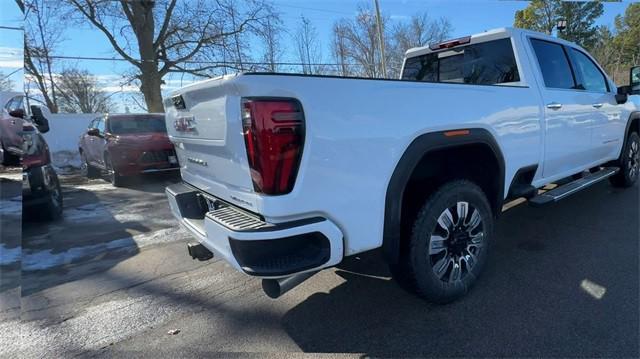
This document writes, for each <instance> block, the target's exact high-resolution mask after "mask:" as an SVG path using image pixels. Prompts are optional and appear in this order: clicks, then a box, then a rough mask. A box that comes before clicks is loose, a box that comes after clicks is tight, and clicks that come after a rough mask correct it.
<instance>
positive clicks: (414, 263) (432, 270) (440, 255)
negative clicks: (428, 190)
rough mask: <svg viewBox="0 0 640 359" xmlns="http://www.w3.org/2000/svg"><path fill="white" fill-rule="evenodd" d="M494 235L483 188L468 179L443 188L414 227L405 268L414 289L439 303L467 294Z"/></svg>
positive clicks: (419, 214) (419, 216)
mask: <svg viewBox="0 0 640 359" xmlns="http://www.w3.org/2000/svg"><path fill="white" fill-rule="evenodd" d="M492 231H493V215H492V212H491V207H490V205H489V201H488V200H487V197H486V196H485V194H484V192H483V191H482V189H480V187H478V186H477V185H475V184H474V183H472V182H470V181H467V180H457V181H453V182H450V183H447V184H444V185H443V186H441V187H440V188H439V189H438V190H436V191H435V192H434V193H433V194H431V196H429V198H428V199H427V200H426V202H425V204H424V205H423V206H422V209H421V210H420V212H419V213H418V215H417V217H416V220H415V222H414V225H413V229H412V232H411V237H410V239H409V241H410V242H409V246H408V249H409V252H408V254H407V258H406V259H405V261H406V264H408V265H407V266H405V267H404V268H405V270H406V273H405V274H404V277H405V280H409V283H410V288H411V289H413V291H415V293H417V294H418V295H419V296H420V297H422V298H424V299H427V300H428V301H431V302H434V303H449V302H452V301H454V300H456V299H458V298H460V297H461V296H463V295H465V294H466V293H467V292H468V290H469V289H470V288H471V287H472V285H473V284H474V283H475V281H476V280H477V278H478V277H479V275H480V273H481V272H482V270H483V268H484V265H485V263H486V260H487V256H488V250H489V242H490V239H491V236H492ZM405 283H406V282H405Z"/></svg>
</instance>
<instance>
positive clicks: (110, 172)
mask: <svg viewBox="0 0 640 359" xmlns="http://www.w3.org/2000/svg"><path fill="white" fill-rule="evenodd" d="M104 163H105V167H106V169H107V178H108V180H109V182H111V184H112V185H113V187H122V186H124V184H125V178H124V177H123V176H122V175H120V173H119V171H118V169H117V168H115V167H114V166H113V162H111V157H109V155H108V154H106V155H105V156H104Z"/></svg>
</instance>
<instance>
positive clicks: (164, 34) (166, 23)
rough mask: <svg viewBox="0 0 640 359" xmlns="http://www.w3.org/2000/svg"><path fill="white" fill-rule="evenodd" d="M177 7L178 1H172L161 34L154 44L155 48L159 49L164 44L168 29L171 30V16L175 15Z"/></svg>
mask: <svg viewBox="0 0 640 359" xmlns="http://www.w3.org/2000/svg"><path fill="white" fill-rule="evenodd" d="M175 6H176V0H171V3H169V7H168V8H167V12H166V14H165V16H164V21H163V23H162V27H161V28H160V32H159V33H158V38H157V39H156V41H154V42H153V48H154V49H157V48H158V47H159V46H160V44H162V43H164V40H165V36H166V35H167V29H168V28H169V22H170V21H171V15H172V14H173V9H174V8H175Z"/></svg>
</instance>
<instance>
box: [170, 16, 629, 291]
mask: <svg viewBox="0 0 640 359" xmlns="http://www.w3.org/2000/svg"><path fill="white" fill-rule="evenodd" d="M637 70H638V69H637V68H635V69H634V70H632V71H633V72H634V73H636V72H637ZM632 85H633V86H637V84H632ZM630 92H632V91H631V87H629V86H627V87H624V88H617V87H616V85H615V84H614V83H613V81H611V80H610V79H609V78H608V77H607V76H606V75H605V73H604V71H603V70H602V68H601V67H600V66H599V65H598V64H597V63H596V61H595V60H594V59H593V58H592V57H591V56H590V55H589V54H588V53H587V52H586V51H585V50H583V49H582V48H580V47H579V46H577V45H575V44H573V43H570V42H566V41H563V40H560V39H557V38H554V37H550V36H547V35H544V34H540V33H536V32H530V31H524V30H520V29H509V28H507V29H498V30H493V31H488V32H484V33H481V34H477V35H473V36H469V37H465V38H460V39H456V40H452V41H447V42H444V43H440V44H432V45H430V46H429V47H422V48H415V49H411V50H409V51H407V53H406V59H405V61H404V65H403V69H402V78H401V79H399V80H375V79H362V78H341V77H333V76H305V75H290V74H289V75H287V74H265V73H262V74H260V73H245V74H239V75H232V76H224V77H219V78H215V79H211V80H207V81H203V82H200V83H196V84H193V85H190V86H187V87H184V88H182V89H180V90H177V91H175V92H174V93H172V94H171V96H170V97H168V98H167V99H166V100H165V108H166V114H167V116H166V118H167V128H168V131H169V135H170V138H171V140H172V142H174V144H175V147H176V150H177V154H178V156H179V162H180V164H181V174H182V179H183V181H184V182H183V183H181V184H176V185H173V186H170V187H168V188H167V195H168V197H169V202H170V205H171V209H172V211H173V213H174V214H175V216H176V217H177V218H178V219H179V221H180V223H181V224H182V225H183V226H184V227H185V228H187V229H188V230H189V231H191V233H193V235H194V236H195V237H196V238H197V240H198V242H199V244H193V245H190V246H189V252H190V254H191V255H192V257H194V258H198V259H201V260H204V259H208V258H211V256H212V255H213V254H215V255H216V256H219V257H221V258H223V259H224V260H226V261H227V262H228V263H230V264H231V266H233V267H234V268H236V269H237V270H239V271H242V272H244V273H246V274H249V275H252V276H256V277H260V278H263V288H264V290H265V292H266V293H267V295H269V296H271V297H278V296H279V295H281V294H282V293H284V292H285V291H287V290H288V289H290V288H292V287H294V286H295V285H297V284H298V283H300V282H302V281H303V280H305V279H306V278H308V277H309V276H311V275H312V274H313V273H315V272H317V271H319V270H321V269H323V268H328V267H331V266H335V265H337V264H338V263H340V262H341V261H342V260H343V258H344V257H346V256H352V255H355V254H358V253H361V252H364V251H368V250H371V249H375V248H380V247H382V248H383V251H384V254H385V256H386V259H387V261H388V262H389V264H390V266H391V268H392V272H393V273H394V275H395V276H396V277H397V278H399V279H401V280H403V281H405V282H406V283H408V284H409V285H410V287H411V288H413V289H414V291H415V292H416V293H417V294H418V295H420V296H422V297H424V298H426V299H428V300H430V301H434V302H439V303H443V302H449V301H452V300H454V299H456V298H458V297H460V296H462V295H463V294H465V293H466V292H467V291H468V290H469V288H470V287H471V286H472V284H473V283H474V281H475V280H476V278H477V277H478V275H480V273H481V271H482V268H483V267H484V265H485V263H486V260H487V256H488V253H489V252H488V251H489V248H490V244H491V242H492V241H493V236H492V229H493V226H494V221H495V219H496V218H497V217H498V216H499V215H500V213H501V211H502V207H503V204H504V203H505V201H507V200H510V199H513V198H518V197H524V198H527V199H529V201H530V203H532V204H536V205H541V204H544V203H548V202H554V201H558V200H560V199H562V198H564V197H566V196H568V195H570V194H572V193H574V192H576V191H579V190H581V189H583V188H586V187H588V186H589V185H591V184H593V183H596V182H598V181H601V180H603V179H606V178H609V179H610V181H611V182H612V183H613V184H614V185H616V186H622V187H628V186H631V185H633V184H634V183H635V181H636V180H637V178H638V165H639V155H638V150H639V142H640V139H639V137H638V133H639V132H640V111H639V110H640V96H631V95H629V93H630ZM567 178H569V179H570V182H568V183H566V184H564V185H560V186H559V187H557V188H556V189H554V190H551V191H547V192H545V193H543V194H538V189H539V188H541V187H543V186H545V185H547V184H549V183H558V182H559V181H560V180H563V179H567ZM564 182H567V181H566V180H565V181H564Z"/></svg>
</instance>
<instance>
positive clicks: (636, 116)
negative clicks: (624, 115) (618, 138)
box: [624, 111, 640, 140]
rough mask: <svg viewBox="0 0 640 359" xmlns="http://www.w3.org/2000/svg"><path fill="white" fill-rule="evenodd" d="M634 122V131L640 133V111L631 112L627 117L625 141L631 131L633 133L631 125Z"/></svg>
mask: <svg viewBox="0 0 640 359" xmlns="http://www.w3.org/2000/svg"><path fill="white" fill-rule="evenodd" d="M634 121H638V122H636V128H635V130H636V131H638V132H640V111H634V112H631V114H630V115H629V120H628V121H627V126H626V129H625V131H624V139H625V140H626V139H627V138H628V137H629V134H630V133H631V131H633V129H632V128H631V124H632V123H634Z"/></svg>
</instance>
